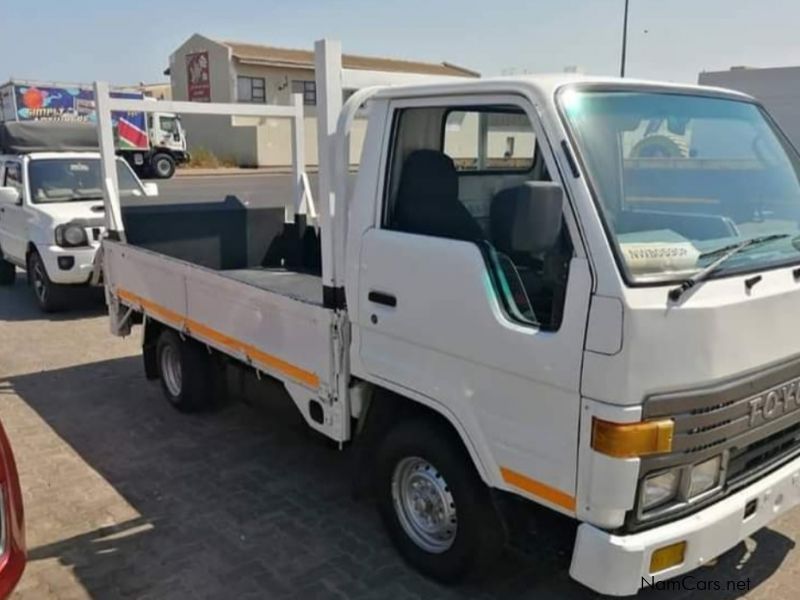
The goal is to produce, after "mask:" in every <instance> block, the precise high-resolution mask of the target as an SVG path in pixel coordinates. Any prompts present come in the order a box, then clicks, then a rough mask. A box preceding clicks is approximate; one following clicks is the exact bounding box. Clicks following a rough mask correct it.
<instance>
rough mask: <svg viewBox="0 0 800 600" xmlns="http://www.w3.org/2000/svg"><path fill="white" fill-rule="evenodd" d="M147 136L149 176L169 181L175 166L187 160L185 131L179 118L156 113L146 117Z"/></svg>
mask: <svg viewBox="0 0 800 600" xmlns="http://www.w3.org/2000/svg"><path fill="white" fill-rule="evenodd" d="M147 135H148V137H149V139H150V148H151V152H150V165H149V166H150V174H151V175H152V176H154V177H156V178H158V179H169V178H170V177H172V176H173V175H174V174H175V167H176V165H179V164H183V163H185V162H187V161H188V160H189V152H188V149H187V141H186V130H185V129H184V128H183V124H182V123H181V118H180V116H178V115H176V114H174V113H166V112H157V113H148V115H147Z"/></svg>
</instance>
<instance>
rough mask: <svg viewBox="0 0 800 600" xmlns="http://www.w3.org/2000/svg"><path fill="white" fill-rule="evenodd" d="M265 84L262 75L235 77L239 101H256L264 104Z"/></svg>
mask: <svg viewBox="0 0 800 600" xmlns="http://www.w3.org/2000/svg"><path fill="white" fill-rule="evenodd" d="M265 90H266V85H265V82H264V78H263V77H243V76H239V77H237V78H236V93H237V97H238V98H239V102H256V103H260V104H264V103H265V102H266V101H267V96H266V91H265Z"/></svg>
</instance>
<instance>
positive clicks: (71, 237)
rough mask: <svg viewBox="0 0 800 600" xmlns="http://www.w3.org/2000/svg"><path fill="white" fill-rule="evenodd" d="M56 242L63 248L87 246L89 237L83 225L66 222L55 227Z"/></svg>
mask: <svg viewBox="0 0 800 600" xmlns="http://www.w3.org/2000/svg"><path fill="white" fill-rule="evenodd" d="M56 244H58V245H59V246H62V247H65V248H69V247H71V246H88V245H89V238H87V237H86V230H84V228H83V227H81V226H80V225H76V224H74V223H67V224H66V225H59V226H58V227H56Z"/></svg>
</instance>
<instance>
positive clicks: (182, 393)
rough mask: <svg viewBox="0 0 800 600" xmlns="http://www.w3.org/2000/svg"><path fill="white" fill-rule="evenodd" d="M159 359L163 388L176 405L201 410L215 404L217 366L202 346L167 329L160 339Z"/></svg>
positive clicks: (159, 372)
mask: <svg viewBox="0 0 800 600" xmlns="http://www.w3.org/2000/svg"><path fill="white" fill-rule="evenodd" d="M156 359H157V363H156V364H157V366H158V376H159V378H160V379H161V389H162V391H163V392H164V396H165V397H166V399H167V400H168V401H169V403H170V404H171V405H172V406H173V407H175V408H176V409H178V410H179V411H181V412H197V411H201V410H205V409H208V408H210V407H212V406H213V405H214V403H215V398H216V391H217V389H218V386H217V372H216V371H217V369H216V368H215V367H216V365H215V364H213V361H212V357H211V355H209V354H208V352H207V351H206V349H205V348H204V347H203V346H202V345H200V344H198V343H197V342H195V341H192V340H182V339H181V338H180V337H179V336H178V334H177V333H175V332H174V331H172V330H169V329H165V330H164V331H162V332H161V334H160V335H159V338H158V345H157V348H156Z"/></svg>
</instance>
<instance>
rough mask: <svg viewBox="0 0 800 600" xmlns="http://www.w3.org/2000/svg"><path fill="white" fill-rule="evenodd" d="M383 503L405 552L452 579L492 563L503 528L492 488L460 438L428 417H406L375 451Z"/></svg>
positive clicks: (413, 562) (400, 548) (432, 573)
mask: <svg viewBox="0 0 800 600" xmlns="http://www.w3.org/2000/svg"><path fill="white" fill-rule="evenodd" d="M376 467H377V468H376V478H377V481H376V484H377V485H376V491H377V495H378V507H379V510H380V513H381V516H382V518H383V521H384V524H385V526H386V528H387V530H388V532H389V535H390V537H391V539H392V541H393V542H394V544H395V546H396V547H397V549H398V551H399V552H400V554H401V555H402V556H403V558H405V559H406V560H407V561H408V562H409V563H410V564H411V565H412V566H414V567H415V568H416V569H418V570H419V571H421V572H423V573H425V574H426V575H429V576H431V577H433V578H435V579H438V580H440V581H446V582H453V581H458V580H460V579H463V578H464V577H465V576H466V575H467V574H471V573H476V572H480V571H482V570H484V569H485V568H488V567H489V566H491V564H493V563H494V561H495V560H496V559H497V557H498V556H499V554H500V552H501V551H502V549H503V546H504V545H505V539H506V535H505V530H504V528H503V524H502V520H501V518H500V515H499V513H498V511H497V509H496V507H495V506H494V503H493V502H492V499H491V495H490V492H489V489H488V488H487V487H486V485H485V484H484V483H483V481H481V479H480V477H479V476H478V474H477V473H476V472H475V469H474V468H473V465H472V462H471V459H470V458H469V456H468V455H467V454H466V452H465V451H464V449H463V447H462V446H461V444H460V443H459V441H458V440H457V439H455V436H454V435H453V434H451V432H449V431H447V430H446V429H445V428H443V427H440V426H438V425H437V424H436V423H433V422H430V421H428V420H424V419H419V420H412V421H406V422H405V423H401V424H400V425H398V426H397V427H396V428H395V429H393V430H392V431H390V432H389V434H388V435H387V436H386V438H385V439H384V441H383V443H382V445H381V447H380V449H379V451H378V456H377V465H376Z"/></svg>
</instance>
